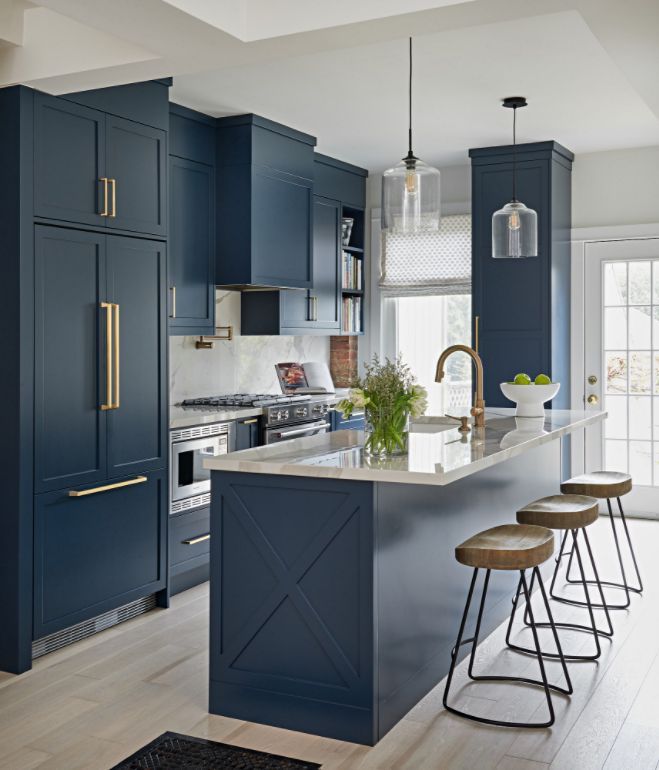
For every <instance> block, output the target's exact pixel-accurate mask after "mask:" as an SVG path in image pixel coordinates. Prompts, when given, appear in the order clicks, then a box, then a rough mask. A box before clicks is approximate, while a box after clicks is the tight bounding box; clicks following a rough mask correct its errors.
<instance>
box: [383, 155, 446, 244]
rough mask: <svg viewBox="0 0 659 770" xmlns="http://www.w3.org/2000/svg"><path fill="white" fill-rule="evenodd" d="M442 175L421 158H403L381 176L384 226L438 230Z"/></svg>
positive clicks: (404, 230) (394, 230) (399, 229)
mask: <svg viewBox="0 0 659 770" xmlns="http://www.w3.org/2000/svg"><path fill="white" fill-rule="evenodd" d="M439 179H440V174H439V171H438V170H437V169H436V168H433V167H432V166H429V165H428V164H427V163H424V162H423V161H422V160H419V159H418V158H409V157H408V158H404V159H403V160H401V162H400V163H398V164H397V165H395V166H394V167H393V168H390V169H387V170H386V171H385V172H384V174H383V176H382V228H383V229H384V230H387V231H389V232H391V233H420V232H432V231H437V230H439V223H440V208H439V194H440V186H439Z"/></svg>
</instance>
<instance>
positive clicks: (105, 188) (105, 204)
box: [101, 176, 110, 217]
mask: <svg viewBox="0 0 659 770" xmlns="http://www.w3.org/2000/svg"><path fill="white" fill-rule="evenodd" d="M108 181H109V180H108V178H107V177H106V176H102V177H101V182H103V211H101V216H102V217H107V216H109V214H110V212H109V210H108Z"/></svg>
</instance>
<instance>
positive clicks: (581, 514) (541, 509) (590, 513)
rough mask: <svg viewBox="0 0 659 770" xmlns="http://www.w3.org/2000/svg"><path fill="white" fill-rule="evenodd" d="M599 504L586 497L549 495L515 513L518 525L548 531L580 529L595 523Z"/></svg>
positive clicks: (592, 498)
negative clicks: (544, 528) (532, 525)
mask: <svg viewBox="0 0 659 770" xmlns="http://www.w3.org/2000/svg"><path fill="white" fill-rule="evenodd" d="M598 516H599V503H598V502H597V500H596V499H595V498H594V497H587V496H586V495H550V496H549V497H541V498H540V500H534V501H533V502H532V503H529V504H528V505H525V506H524V507H523V508H520V510H519V511H517V521H518V522H519V523H520V524H536V525H538V526H540V527H548V528H549V529H582V528H583V527H587V526H588V525H589V524H592V523H593V522H594V521H597V517H598Z"/></svg>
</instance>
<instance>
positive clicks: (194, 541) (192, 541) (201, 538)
mask: <svg viewBox="0 0 659 770" xmlns="http://www.w3.org/2000/svg"><path fill="white" fill-rule="evenodd" d="M210 539H211V536H210V533H208V534H206V535H199V537H191V538H190V539H189V540H181V543H183V545H197V543H203V542H204V540H210Z"/></svg>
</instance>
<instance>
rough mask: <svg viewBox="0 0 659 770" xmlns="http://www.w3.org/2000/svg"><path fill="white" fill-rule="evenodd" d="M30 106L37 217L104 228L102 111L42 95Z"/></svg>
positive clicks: (103, 126)
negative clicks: (32, 116)
mask: <svg viewBox="0 0 659 770" xmlns="http://www.w3.org/2000/svg"><path fill="white" fill-rule="evenodd" d="M34 109H35V117H34V213H35V215H36V216H39V217H48V218H51V219H59V220H62V221H66V222H79V223H81V224H86V225H101V226H105V223H106V221H107V218H106V217H104V216H102V214H101V212H102V211H103V201H102V200H101V197H102V193H103V190H102V188H103V185H102V183H101V181H100V180H101V177H103V176H104V169H105V115H104V114H103V113H102V112H98V111H97V110H90V109H89V108H87V107H81V106H79V105H77V104H73V103H71V102H67V101H65V100H64V99H57V98H56V97H54V96H45V95H42V94H36V95H35V102H34Z"/></svg>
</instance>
